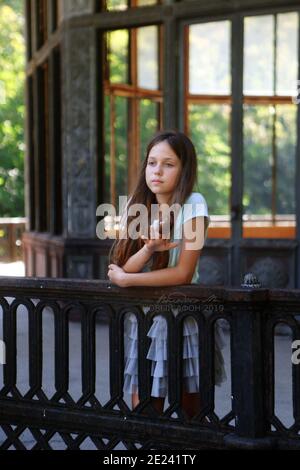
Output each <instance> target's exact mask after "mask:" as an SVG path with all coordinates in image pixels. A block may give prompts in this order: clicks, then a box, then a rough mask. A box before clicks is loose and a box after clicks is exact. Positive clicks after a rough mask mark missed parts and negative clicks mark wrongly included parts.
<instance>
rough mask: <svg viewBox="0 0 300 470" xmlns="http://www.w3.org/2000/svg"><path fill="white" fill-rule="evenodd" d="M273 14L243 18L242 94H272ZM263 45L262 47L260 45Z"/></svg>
mask: <svg viewBox="0 0 300 470" xmlns="http://www.w3.org/2000/svg"><path fill="white" fill-rule="evenodd" d="M273 41H274V16H273V15H266V16H255V17H251V18H245V44H244V94H245V95H273V91H274V79H273V67H274V47H273ZM262 45H263V47H262Z"/></svg>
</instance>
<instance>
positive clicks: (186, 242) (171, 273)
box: [126, 217, 203, 287]
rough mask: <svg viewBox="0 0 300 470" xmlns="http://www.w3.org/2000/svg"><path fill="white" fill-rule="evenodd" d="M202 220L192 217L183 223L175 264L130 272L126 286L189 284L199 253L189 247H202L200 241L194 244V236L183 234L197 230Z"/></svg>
mask: <svg viewBox="0 0 300 470" xmlns="http://www.w3.org/2000/svg"><path fill="white" fill-rule="evenodd" d="M202 222H203V220H201V217H194V218H193V219H190V220H188V221H187V222H186V223H185V224H184V228H183V235H182V248H181V252H180V256H179V260H178V263H177V265H176V266H174V267H170V268H164V269H157V270H155V271H151V272H149V273H137V274H130V276H128V278H127V280H126V284H127V286H128V287H129V286H176V285H182V284H190V283H191V281H192V278H193V275H194V272H195V269H196V266H197V262H198V259H199V256H200V254H201V249H200V248H198V249H191V247H194V246H200V247H201V248H202V245H201V243H200V244H199V243H197V244H196V236H195V237H194V238H192V237H189V238H186V237H185V234H188V233H189V234H190V233H197V229H198V230H199V226H200V227H201V223H202ZM197 224H198V225H197ZM191 231H192V232H191ZM198 233H199V232H198ZM200 242H201V240H200Z"/></svg>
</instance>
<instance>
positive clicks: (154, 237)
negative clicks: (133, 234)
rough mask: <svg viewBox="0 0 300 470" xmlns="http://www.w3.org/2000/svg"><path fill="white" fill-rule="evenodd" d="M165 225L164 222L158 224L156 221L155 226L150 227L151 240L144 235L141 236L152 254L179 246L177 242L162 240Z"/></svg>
mask: <svg viewBox="0 0 300 470" xmlns="http://www.w3.org/2000/svg"><path fill="white" fill-rule="evenodd" d="M163 225H164V222H158V221H156V220H155V221H154V222H153V224H152V225H150V238H146V237H145V236H144V235H142V236H141V238H142V240H143V242H144V243H145V245H146V246H147V248H148V250H149V251H151V252H152V253H153V252H154V251H166V250H170V249H171V248H175V246H177V245H178V243H176V242H170V241H169V240H168V239H167V238H161V232H162V228H163Z"/></svg>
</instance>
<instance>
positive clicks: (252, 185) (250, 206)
mask: <svg viewBox="0 0 300 470" xmlns="http://www.w3.org/2000/svg"><path fill="white" fill-rule="evenodd" d="M272 126H273V106H246V105H245V106H244V195H243V205H244V213H245V214H270V213H271V201H272Z"/></svg>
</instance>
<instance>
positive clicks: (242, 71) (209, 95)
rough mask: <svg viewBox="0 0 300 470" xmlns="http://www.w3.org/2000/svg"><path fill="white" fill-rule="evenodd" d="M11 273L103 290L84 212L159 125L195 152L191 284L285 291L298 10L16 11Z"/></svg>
mask: <svg viewBox="0 0 300 470" xmlns="http://www.w3.org/2000/svg"><path fill="white" fill-rule="evenodd" d="M25 12H26V42H27V65H26V101H27V102H26V105H27V117H26V141H27V155H26V215H27V218H28V224H27V227H26V233H25V235H24V239H23V245H24V253H25V262H26V274H27V276H37V277H39V276H41V277H44V276H46V277H70V278H82V279H106V278H107V277H106V273H107V254H108V250H109V247H110V245H111V240H109V239H107V240H99V239H98V238H97V236H96V226H97V223H98V222H99V217H97V216H96V210H97V207H98V206H99V205H100V204H101V203H113V204H114V205H116V206H118V196H119V195H127V194H129V193H130V191H131V190H132V189H133V186H134V183H135V180H136V175H137V172H138V169H139V165H140V163H141V161H142V159H143V158H144V157H145V148H146V144H147V141H148V140H149V139H150V138H151V136H152V134H153V133H154V132H155V131H156V130H157V129H160V128H178V129H180V130H183V131H185V132H186V133H187V134H188V135H190V137H191V138H192V140H193V142H194V143H195V146H196V150H197V156H198V186H197V188H195V190H197V191H199V192H201V193H202V194H203V195H204V196H205V198H206V200H207V202H208V207H209V213H210V215H211V220H212V223H211V226H210V228H209V233H208V239H207V242H206V245H205V248H204V250H203V254H202V255H201V258H200V261H199V272H200V278H201V283H203V284H205V285H227V286H228V285H235V286H236V285H240V284H241V282H242V279H243V276H244V274H245V273H247V272H252V273H254V274H256V275H257V277H258V278H259V280H260V281H261V283H262V285H263V286H268V287H282V288H296V287H297V288H299V287H300V268H299V266H300V263H299V259H300V255H299V241H300V231H299V226H300V190H299V185H298V184H297V182H299V181H300V151H299V149H300V147H299V129H300V119H299V111H298V108H299V106H298V105H297V103H298V95H297V93H298V89H297V80H298V79H299V75H300V74H299V63H300V61H299V50H300V47H299V37H300V34H299V13H300V5H299V2H298V1H296V0H294V1H292V0H239V1H236V0H232V1H231V0H214V1H211V2H207V1H204V0H190V1H189V0H182V1H178V2H175V1H173V0H162V1H161V2H157V1H156V0H128V2H126V1H124V0H107V2H100V1H96V0H56V1H54V0H53V1H47V0H26V1H25Z"/></svg>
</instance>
